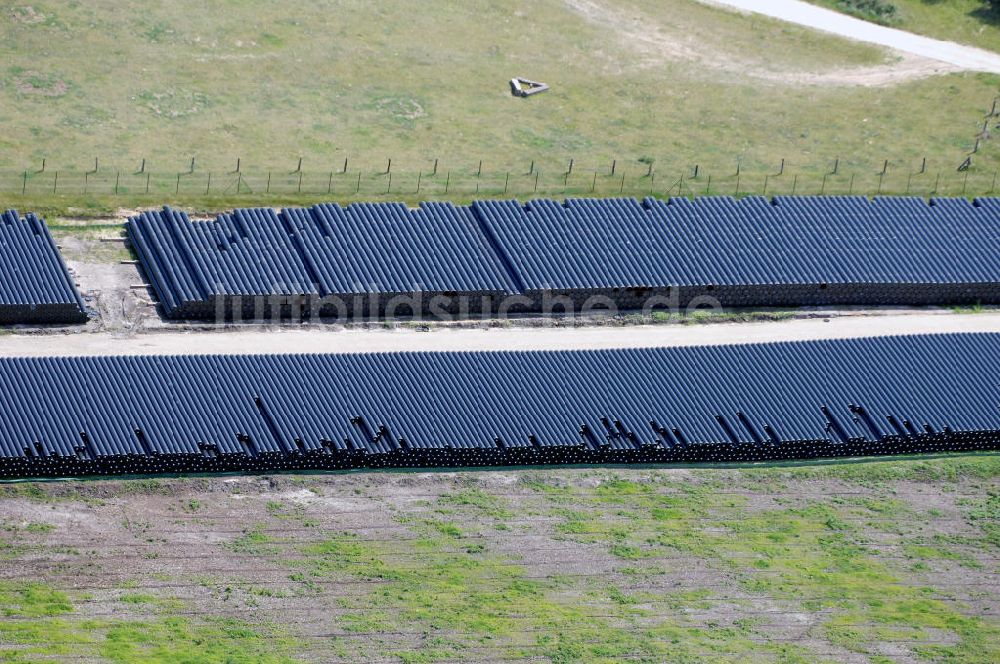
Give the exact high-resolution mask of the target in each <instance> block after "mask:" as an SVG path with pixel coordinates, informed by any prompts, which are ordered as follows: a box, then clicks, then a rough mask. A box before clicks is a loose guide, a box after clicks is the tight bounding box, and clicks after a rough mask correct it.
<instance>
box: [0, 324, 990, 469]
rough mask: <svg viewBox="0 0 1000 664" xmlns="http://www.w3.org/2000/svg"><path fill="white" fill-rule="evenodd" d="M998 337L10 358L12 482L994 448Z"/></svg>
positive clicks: (0, 436)
mask: <svg viewBox="0 0 1000 664" xmlns="http://www.w3.org/2000/svg"><path fill="white" fill-rule="evenodd" d="M998 384H1000V334H958V335H926V336H911V337H887V338H878V339H855V340H842V341H815V342H796V343H778V344H749V345H736V346H715V347H710V346H706V347H693V348H654V349H642V350H606V351H553V352H489V353H393V354H362V355H246V356H178V357H142V356H136V357H84V358H80V357H72V358H48V359H46V358H42V359H38V358H30V359H0V393H3V394H4V398H5V407H4V409H3V410H2V412H0V476H2V477H7V478H16V477H39V476H63V475H66V476H69V475H75V476H79V475H123V474H126V475H127V474H146V473H185V472H221V471H247V472H271V471H280V470H303V469H323V470H333V469H348V468H403V467H440V466H457V467H463V466H503V465H521V464H531V465H534V464H569V463H675V462H722V463H725V462H746V461H766V460H784V459H813V458H819V457H845V456H867V455H891V454H902V453H927V452H946V451H970V450H995V449H1000V410H998V409H997V385H998Z"/></svg>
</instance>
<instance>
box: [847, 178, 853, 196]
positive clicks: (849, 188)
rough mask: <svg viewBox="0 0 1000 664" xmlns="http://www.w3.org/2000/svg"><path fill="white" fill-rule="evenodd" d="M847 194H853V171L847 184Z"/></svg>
mask: <svg viewBox="0 0 1000 664" xmlns="http://www.w3.org/2000/svg"><path fill="white" fill-rule="evenodd" d="M847 195H848V196H853V195H854V173H851V184H850V185H848V187H847Z"/></svg>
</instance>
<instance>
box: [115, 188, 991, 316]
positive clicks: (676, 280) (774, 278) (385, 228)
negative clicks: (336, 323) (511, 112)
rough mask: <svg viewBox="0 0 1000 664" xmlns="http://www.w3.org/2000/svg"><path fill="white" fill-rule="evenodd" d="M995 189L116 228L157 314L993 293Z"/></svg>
mask: <svg viewBox="0 0 1000 664" xmlns="http://www.w3.org/2000/svg"><path fill="white" fill-rule="evenodd" d="M998 231H1000V199H995V198H982V199H976V200H971V201H970V200H968V199H948V198H934V199H930V200H929V201H928V200H924V199H921V198H909V197H907V198H901V197H877V198H874V199H868V198H865V197H835V196H828V197H810V196H802V197H782V196H779V197H775V198H773V199H765V198H761V197H747V198H743V199H740V200H735V199H732V198H729V197H706V198H699V199H695V200H689V199H686V198H673V199H669V200H658V199H652V198H650V199H646V200H643V201H638V200H635V199H569V200H567V201H565V202H564V203H561V202H556V201H552V200H544V199H543V200H532V201H529V202H527V203H520V202H518V201H477V202H474V203H472V204H471V205H469V206H456V205H453V204H451V203H423V204H421V205H420V206H419V207H418V208H415V209H413V208H408V207H407V206H405V205H403V204H399V203H356V204H352V205H348V206H346V207H342V206H340V205H336V204H323V205H316V206H314V207H311V208H287V209H283V210H280V211H276V210H274V209H270V208H256V209H238V210H235V211H233V212H231V213H227V214H222V215H219V216H218V217H217V218H216V219H215V220H211V221H193V220H191V219H190V218H189V217H188V215H187V214H185V213H184V212H179V211H176V210H172V209H170V208H163V209H162V210H161V211H152V212H144V213H142V214H140V215H138V216H136V217H133V218H132V219H130V220H129V222H128V236H129V239H130V241H131V244H132V246H133V247H134V248H135V251H136V253H137V254H138V257H139V260H140V263H141V266H142V269H143V271H144V272H145V275H146V276H147V278H148V279H149V281H150V282H151V284H152V286H153V288H154V290H155V293H156V295H157V297H158V299H159V301H160V303H161V305H162V309H163V312H164V314H165V315H166V316H167V317H170V318H182V319H183V318H192V319H218V318H220V317H223V316H225V317H227V318H230V317H240V318H244V319H252V318H254V317H259V316H261V315H262V314H263V315H268V316H273V315H275V314H278V313H280V314H281V315H306V316H308V315H319V316H335V317H351V316H394V315H403V316H405V315H409V314H414V315H415V314H422V315H423V314H431V315H434V314H441V315H454V314H461V313H471V314H476V313H481V312H483V313H489V314H496V313H504V312H509V313H521V312H535V313H550V312H558V311H562V310H566V309H573V310H580V309H581V308H583V307H585V306H590V307H591V308H593V309H600V308H617V309H641V308H644V307H649V308H658V307H686V306H689V305H691V304H699V303H702V302H704V303H717V304H719V305H722V306H800V305H838V304H858V305H883V304H906V305H928V304H971V303H998V302H1000V232H998Z"/></svg>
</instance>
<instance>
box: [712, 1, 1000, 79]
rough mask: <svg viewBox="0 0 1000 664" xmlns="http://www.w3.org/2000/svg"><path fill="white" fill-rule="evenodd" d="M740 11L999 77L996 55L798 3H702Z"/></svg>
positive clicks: (997, 55)
mask: <svg viewBox="0 0 1000 664" xmlns="http://www.w3.org/2000/svg"><path fill="white" fill-rule="evenodd" d="M702 1H703V2H706V3H707V4H713V5H721V6H724V7H729V8H732V9H738V10H740V11H746V12H753V13H756V14H763V15H765V16H770V17H771V18H777V19H781V20H783V21H788V22H790V23H797V24H798V25H802V26H806V27H809V28H814V29H816V30H821V31H823V32H830V33H833V34H835V35H840V36H841V37H847V38H849V39H854V40H857V41H862V42H868V43H870V44H878V45H880V46H886V47H888V48H891V49H895V50H897V51H901V52H903V53H910V54H912V55H919V56H921V57H924V58H928V59H931V60H937V61H938V62H943V63H946V64H949V65H952V66H955V67H959V68H961V69H966V70H969V71H983V72H990V73H993V74H1000V54H998V53H993V52H991V51H987V50H984V49H980V48H975V47H972V46H965V45H963V44H956V43H954V42H948V41H941V40H939V39H931V38H930V37H922V36H920V35H915V34H913V33H911V32H906V31H904V30H897V29H895V28H887V27H885V26H882V25H877V24H875V23H869V22H868V21H863V20H861V19H857V18H854V17H852V16H847V15H846V14H841V13H839V12H835V11H832V10H830V9H824V8H823V7H817V6H815V5H811V4H809V3H807V2H800V1H799V0H702Z"/></svg>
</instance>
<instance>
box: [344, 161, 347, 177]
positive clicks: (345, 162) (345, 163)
mask: <svg viewBox="0 0 1000 664" xmlns="http://www.w3.org/2000/svg"><path fill="white" fill-rule="evenodd" d="M344 174H345V175H346V174H347V157H344Z"/></svg>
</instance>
